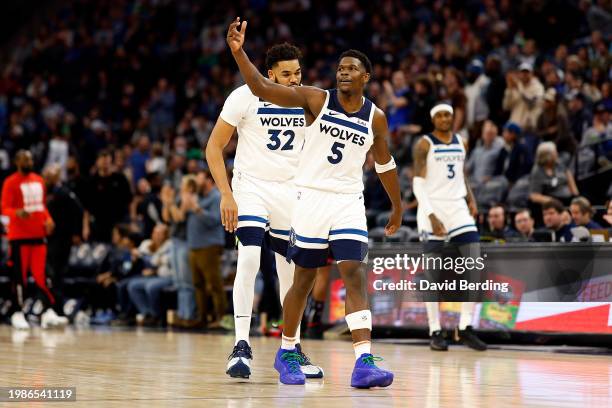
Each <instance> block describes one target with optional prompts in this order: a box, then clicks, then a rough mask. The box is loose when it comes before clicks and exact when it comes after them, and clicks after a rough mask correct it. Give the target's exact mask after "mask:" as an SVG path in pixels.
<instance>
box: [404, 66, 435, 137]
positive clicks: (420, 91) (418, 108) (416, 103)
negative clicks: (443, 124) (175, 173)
mask: <svg viewBox="0 0 612 408" xmlns="http://www.w3.org/2000/svg"><path fill="white" fill-rule="evenodd" d="M412 98H413V101H412V105H413V111H412V120H411V121H410V124H409V125H408V127H407V130H408V132H410V134H412V135H418V134H424V133H429V132H431V131H432V130H433V129H432V124H431V116H430V114H429V112H430V111H431V108H433V107H434V104H435V99H434V93H433V88H432V86H431V82H430V81H429V79H428V78H427V77H426V76H423V75H421V76H419V77H417V79H416V80H415V82H414V94H413V96H412Z"/></svg>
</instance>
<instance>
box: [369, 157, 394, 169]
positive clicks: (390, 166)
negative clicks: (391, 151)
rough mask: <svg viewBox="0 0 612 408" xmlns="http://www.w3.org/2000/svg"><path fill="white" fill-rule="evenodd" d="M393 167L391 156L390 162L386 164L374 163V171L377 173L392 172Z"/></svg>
mask: <svg viewBox="0 0 612 408" xmlns="http://www.w3.org/2000/svg"><path fill="white" fill-rule="evenodd" d="M395 167H396V166H395V160H393V156H391V160H389V162H388V163H387V164H378V163H376V162H374V169H376V172H377V173H384V172H387V171H389V170H393V169H394V168H395Z"/></svg>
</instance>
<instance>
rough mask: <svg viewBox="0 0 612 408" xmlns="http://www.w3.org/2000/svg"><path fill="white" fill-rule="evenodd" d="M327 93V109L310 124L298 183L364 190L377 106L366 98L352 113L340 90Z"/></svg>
mask: <svg viewBox="0 0 612 408" xmlns="http://www.w3.org/2000/svg"><path fill="white" fill-rule="evenodd" d="M326 92H327V95H326V97H325V104H324V105H323V109H321V112H320V113H319V116H317V118H316V119H315V120H314V122H313V123H312V124H311V125H310V126H308V127H306V141H305V143H304V149H303V150H302V153H301V155H300V162H299V166H298V170H297V175H296V178H295V184H296V185H297V186H299V187H307V188H312V189H317V190H323V191H330V192H334V193H345V194H348V193H361V192H362V191H363V164H364V163H365V160H366V155H367V153H368V150H370V147H371V146H372V143H373V141H374V133H373V131H372V119H373V117H374V111H375V109H376V106H375V105H374V104H373V103H372V102H371V101H370V100H369V99H367V98H363V105H362V106H361V109H360V110H359V111H357V112H355V113H348V112H346V111H345V110H344V109H343V108H342V106H341V105H340V102H339V101H338V93H337V90H336V89H332V90H329V91H326Z"/></svg>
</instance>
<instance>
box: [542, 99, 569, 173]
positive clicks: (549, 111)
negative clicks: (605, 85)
mask: <svg viewBox="0 0 612 408" xmlns="http://www.w3.org/2000/svg"><path fill="white" fill-rule="evenodd" d="M536 134H537V135H538V136H539V138H540V140H541V141H547V142H554V143H555V144H556V145H557V149H558V150H559V151H560V152H565V153H567V155H568V159H569V157H571V156H572V155H573V154H574V152H575V151H576V142H575V140H574V138H573V136H572V134H571V132H570V127H569V120H568V119H567V114H566V113H565V109H564V108H563V106H562V105H561V104H559V103H557V91H556V90H555V89H554V88H549V89H547V90H546V94H545V95H544V109H542V112H541V113H540V116H539V117H538V121H537V125H536ZM566 162H567V161H566Z"/></svg>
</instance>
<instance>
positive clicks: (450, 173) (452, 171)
mask: <svg viewBox="0 0 612 408" xmlns="http://www.w3.org/2000/svg"><path fill="white" fill-rule="evenodd" d="M447 166H448V174H447V175H446V177H448V178H449V179H452V178H455V165H454V164H447Z"/></svg>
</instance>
